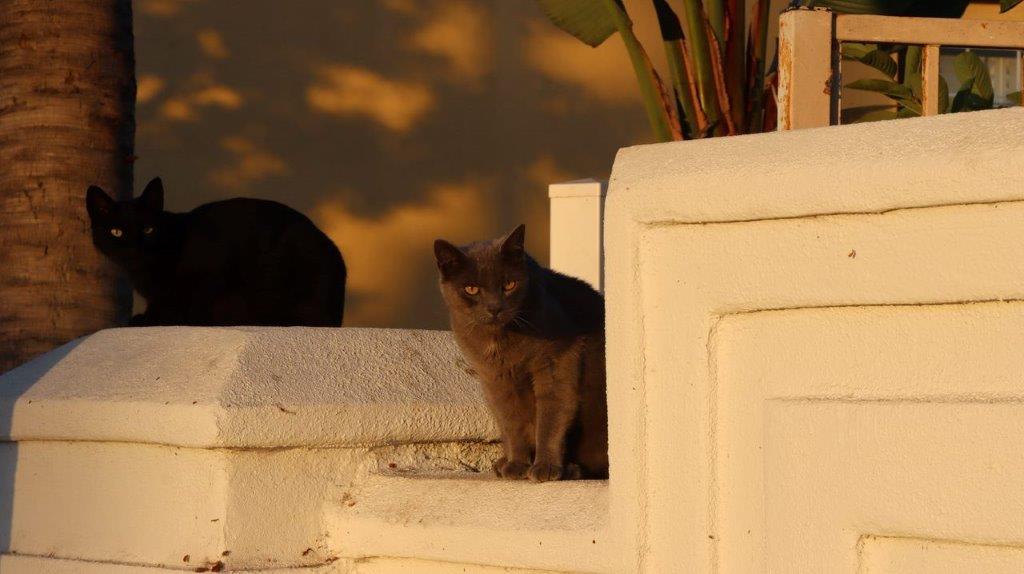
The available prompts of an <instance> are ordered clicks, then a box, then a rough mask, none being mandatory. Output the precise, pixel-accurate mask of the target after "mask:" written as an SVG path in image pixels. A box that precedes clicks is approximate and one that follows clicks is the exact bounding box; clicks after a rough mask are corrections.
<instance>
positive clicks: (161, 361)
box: [0, 327, 498, 448]
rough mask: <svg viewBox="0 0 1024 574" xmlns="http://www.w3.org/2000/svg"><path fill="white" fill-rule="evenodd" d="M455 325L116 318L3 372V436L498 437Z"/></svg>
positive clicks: (275, 442)
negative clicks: (120, 325)
mask: <svg viewBox="0 0 1024 574" xmlns="http://www.w3.org/2000/svg"><path fill="white" fill-rule="evenodd" d="M497 437H498V433H497V430H496V428H495V427H494V424H493V422H492V420H491V417H490V414H489V413H488V411H487V407H486V405H485V404H484V401H483V398H482V396H481V394H480V390H479V385H478V383H477V382H476V381H475V380H474V379H473V377H472V376H471V374H470V373H469V372H468V368H467V367H466V365H465V364H464V363H463V362H462V360H461V357H460V355H459V354H458V350H457V349H456V348H455V345H454V343H453V341H452V339H451V336H450V334H448V333H446V332H441V331H412V330H393V329H313V328H262V329H256V328H244V327H238V328H184V327H163V328H146V329H112V330H107V331H101V332H99V333H96V334H94V335H91V336H89V337H85V338H83V339H79V340H77V341H73V342H71V343H68V344H67V345H64V346H63V347H60V348H59V349H56V350H54V351H52V352H50V353H47V354H46V355H43V356H41V357H39V358H37V359H36V360H34V361H32V362H30V363H28V364H26V365H23V366H21V367H19V368H17V369H15V370H13V371H10V372H8V373H6V374H4V375H3V376H2V377H0V439H2V440H8V441H25V440H76V441H83V440H85V441H121V442H131V443H155V444H165V445H172V446H187V447H198V448H212V447H223V448H276V447H288V446H304V447H315V446H357V445H359V446H373V445H383V444H395V443H411V442H437V441H460V440H493V439H497Z"/></svg>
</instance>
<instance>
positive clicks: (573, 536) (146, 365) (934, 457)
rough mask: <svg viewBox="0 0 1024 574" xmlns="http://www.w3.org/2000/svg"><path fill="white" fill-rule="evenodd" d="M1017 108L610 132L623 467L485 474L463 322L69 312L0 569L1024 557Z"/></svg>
mask: <svg viewBox="0 0 1024 574" xmlns="http://www.w3.org/2000/svg"><path fill="white" fill-rule="evenodd" d="M1022 136H1024V110H1020V109H1014V110H1005V111H995V112H979V113H974V114H958V115H952V116H941V117H937V118H926V119H917V120H905V121H895V122H883V123H876V124H870V125H858V126H845V127H837V128H827V129H821V130H803V131H796V132H788V133H779V134H765V135H759V136H749V137H735V138H728V139H717V140H710V141H701V142H682V143H673V144H663V145H654V146H645V147H638V148H629V149H625V150H623V151H622V152H621V153H620V154H619V157H618V159H617V161H616V165H615V170H614V173H613V177H612V179H611V181H610V184H609V192H608V193H609V195H608V197H607V201H606V204H605V213H606V225H605V229H604V237H605V246H606V266H605V277H606V281H607V283H606V297H607V306H608V376H609V379H608V382H609V409H610V424H611V429H610V431H611V432H610V440H611V445H610V446H611V452H610V456H611V464H612V467H611V479H610V480H609V481H607V482H604V481H590V482H565V483H549V484H543V485H533V484H529V483H526V482H515V483H512V482H499V481H497V480H496V479H494V478H493V477H491V475H490V473H489V464H490V460H491V459H492V458H493V457H495V456H496V455H497V452H498V448H497V445H496V444H495V443H494V440H495V438H496V436H497V435H496V432H495V428H494V425H493V422H492V421H491V418H490V415H489V413H488V412H487V409H486V406H485V405H484V402H483V400H482V398H481V396H480V392H479V388H478V385H477V383H476V382H475V381H474V380H473V378H472V376H471V375H470V373H469V372H468V369H467V367H466V365H465V363H464V362H463V361H461V360H460V359H459V356H458V352H457V350H456V349H455V347H454V345H453V343H452V341H451V338H450V335H449V334H447V333H442V332H426V331H404V330H377V329H369V330H367V329H251V328H232V329H186V328H165V329H121V330H111V331H103V332H100V333H97V334H96V335H93V336H91V337H88V338H85V339H83V340H80V341H76V342H73V343H71V344H69V345H67V346H65V347H63V348H61V349H58V350H56V351H54V352H53V353H50V354H48V355H46V356H44V357H41V358H39V359H37V360H36V361H33V362H32V363H29V364H28V365H25V366H23V367H21V368H19V369H17V370H15V371H12V372H10V373H7V374H5V375H3V377H0V440H2V445H0V551H2V553H0V570H2V571H3V572H4V574H7V573H8V572H12V573H15V574H24V573H39V572H42V573H51V572H52V573H66V572H82V573H86V574H91V573H98V572H115V573H118V574H127V573H132V572H160V571H180V570H182V569H186V570H187V569H190V568H196V567H203V566H207V567H210V566H213V565H215V564H216V563H217V561H223V562H224V563H225V564H226V567H227V569H229V570H233V571H259V572H281V573H284V572H287V573H289V574H294V573H296V572H299V573H303V572H304V573H309V574H314V573H316V574H323V573H342V572H344V573H364V574H394V573H407V572H409V573H411V572H415V573H417V574H419V573H439V574H449V573H452V572H483V573H497V572H541V571H548V572H551V571H558V572H599V573H607V574H613V573H614V574H618V573H623V572H647V573H657V574H661V573H671V572H686V573H689V572H743V573H746V572H756V571H774V572H787V573H788V572H851V573H852V572H860V571H865V572H875V571H883V572H920V571H928V572H977V571H984V572H1017V571H1020V570H1021V569H1022V568H1024V553H1022V552H1021V550H1020V548H1022V547H1024V521H1021V519H1020V517H1021V516H1024V478H1022V477H1024V457H1022V456H1021V455H1020V454H1019V453H1020V445H1021V444H1024V423H1022V422H1021V421H1024V409H1022V407H1021V405H1022V404H1024V380H1022V379H1024V375H1022V374H1021V373H1022V372H1024V369H1022V368H1021V367H1022V366H1024V361H1022V359H1021V354H1020V349H1021V348H1022V346H1024V329H1022V328H1021V327H1024V255H1022V253H1024V251H1022V249H1021V245H1024V186H1021V185H1020V174H1021V173H1024V137H1022ZM590 231H591V232H592V231H593V230H590ZM580 236H581V237H584V236H587V237H591V236H593V234H592V233H588V234H581V235H580ZM225 552H228V554H226V555H225V554H224V553H225ZM186 555H187V556H188V561H186V560H185V557H186Z"/></svg>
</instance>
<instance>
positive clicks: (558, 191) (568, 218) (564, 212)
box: [548, 179, 608, 291]
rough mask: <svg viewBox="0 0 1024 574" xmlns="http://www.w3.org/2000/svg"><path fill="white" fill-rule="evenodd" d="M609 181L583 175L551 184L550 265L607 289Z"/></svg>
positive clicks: (556, 269) (549, 196) (601, 288)
mask: <svg viewBox="0 0 1024 574" xmlns="http://www.w3.org/2000/svg"><path fill="white" fill-rule="evenodd" d="M607 189H608V183H607V182H604V181H597V180H595V179H580V180H577V181H570V182H566V183H553V184H551V185H549V186H548V198H550V200H551V268H552V269H554V270H555V271H558V272H559V273H564V274H566V275H571V276H573V277H578V278H580V279H583V280H584V281H586V282H587V283H590V284H591V285H592V286H593V287H594V288H595V289H597V290H598V291H603V290H604V245H603V242H602V240H603V238H604V233H603V227H604V225H603V223H604V196H605V193H606V191H607Z"/></svg>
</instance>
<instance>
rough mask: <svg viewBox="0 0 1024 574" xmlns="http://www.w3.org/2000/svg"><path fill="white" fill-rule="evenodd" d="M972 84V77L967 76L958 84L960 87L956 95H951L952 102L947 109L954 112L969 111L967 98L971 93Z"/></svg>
mask: <svg viewBox="0 0 1024 574" xmlns="http://www.w3.org/2000/svg"><path fill="white" fill-rule="evenodd" d="M973 84H974V78H968V80H967V81H966V82H964V83H963V84H961V85H960V89H959V90H957V92H956V95H955V96H953V103H952V104H951V105H950V109H949V111H950V112H952V113H954V114H956V113H959V112H966V111H969V110H968V109H967V98H968V96H970V95H971V87H972V86H973Z"/></svg>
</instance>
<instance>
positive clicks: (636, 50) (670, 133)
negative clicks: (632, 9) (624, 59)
mask: <svg viewBox="0 0 1024 574" xmlns="http://www.w3.org/2000/svg"><path fill="white" fill-rule="evenodd" d="M602 1H603V2H604V4H605V7H606V8H607V9H608V10H609V12H610V14H611V15H612V18H613V19H614V20H615V27H616V29H617V30H618V31H619V35H620V36H621V37H622V42H623V44H625V45H626V52H627V53H628V54H629V59H630V61H631V62H632V64H633V71H634V72H636V79H637V83H638V84H639V85H640V94H641V96H643V100H644V109H645V111H646V112H647V119H648V120H649V121H650V123H651V129H652V130H653V131H654V137H655V138H657V139H658V141H663V142H665V141H672V140H676V139H681V138H682V132H681V130H680V128H679V126H678V124H677V125H675V126H673V125H672V121H671V118H670V115H669V111H668V110H669V107H668V102H666V101H665V94H664V92H663V91H662V89H661V87H660V84H661V80H660V79H659V78H658V75H657V72H655V70H654V66H653V65H652V64H651V60H650V58H648V57H647V52H646V51H644V47H643V45H641V44H640V41H639V40H638V39H637V37H636V35H635V34H633V22H632V21H630V19H629V16H627V15H626V12H625V11H624V10H622V9H621V8H620V7H619V4H618V3H617V2H616V1H615V0H602ZM673 128H674V129H673Z"/></svg>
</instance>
